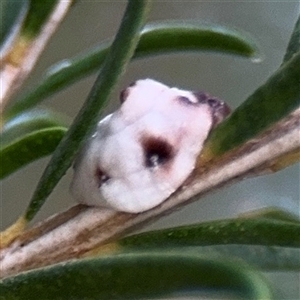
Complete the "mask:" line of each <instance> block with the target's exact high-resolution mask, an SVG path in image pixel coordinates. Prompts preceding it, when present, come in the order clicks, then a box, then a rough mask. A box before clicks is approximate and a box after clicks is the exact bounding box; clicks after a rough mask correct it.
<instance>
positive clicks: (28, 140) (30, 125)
mask: <svg viewBox="0 0 300 300" xmlns="http://www.w3.org/2000/svg"><path fill="white" fill-rule="evenodd" d="M64 123H65V122H63V121H62V118H61V116H59V115H58V114H55V113H53V112H50V111H47V110H37V111H29V112H25V113H24V114H21V115H19V116H17V117H16V118H14V119H12V120H10V121H9V122H8V123H6V124H5V126H4V128H3V131H2V133H1V145H0V157H1V165H0V179H2V178H4V177H6V176H8V175H10V174H11V173H12V172H14V171H17V170H18V169H19V168H21V167H23V166H25V165H26V164H28V163H30V162H32V161H34V160H36V159H39V158H41V157H43V156H46V155H49V154H51V153H52V152H53V151H54V149H55V148H56V146H57V145H58V143H59V142H60V140H61V139H62V137H63V135H64V134H65V132H66V131H67V129H66V128H65V127H64Z"/></svg>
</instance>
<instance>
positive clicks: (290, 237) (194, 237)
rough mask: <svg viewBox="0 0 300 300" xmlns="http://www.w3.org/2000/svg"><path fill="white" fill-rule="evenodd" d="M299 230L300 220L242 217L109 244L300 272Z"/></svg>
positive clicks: (163, 230)
mask: <svg viewBox="0 0 300 300" xmlns="http://www.w3.org/2000/svg"><path fill="white" fill-rule="evenodd" d="M299 232H300V224H299V223H297V224H296V223H290V222H283V221H275V220H269V219H265V218H264V217H262V218H261V219H256V218H255V219H244V218H242V219H232V220H220V221H212V222H206V223H200V224H195V225H189V226H181V227H175V228H170V229H162V230H155V231H150V232H145V233H141V234H136V235H132V236H129V237H126V238H123V239H121V240H119V241H117V242H115V243H113V244H111V246H109V247H110V248H111V249H112V250H115V251H122V252H128V251H141V250H147V251H149V250H150V249H154V250H155V249H165V248H167V249H170V250H171V249H173V250H174V249H178V248H179V249H182V250H181V251H182V253H186V251H187V250H189V251H194V252H197V253H200V254H215V255H218V256H221V257H224V256H227V257H235V258H239V259H243V260H244V261H246V262H247V263H251V264H254V265H256V266H257V267H260V268H262V269H264V270H293V271H299V270H300V234H299ZM105 247H107V246H105ZM100 253H101V248H100Z"/></svg>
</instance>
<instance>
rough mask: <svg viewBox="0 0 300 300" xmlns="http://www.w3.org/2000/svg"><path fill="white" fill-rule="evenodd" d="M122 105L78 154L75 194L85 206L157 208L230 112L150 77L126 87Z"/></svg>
mask: <svg viewBox="0 0 300 300" xmlns="http://www.w3.org/2000/svg"><path fill="white" fill-rule="evenodd" d="M121 102H122V105H121V107H120V108H119V109H118V110H117V111H116V112H114V113H113V114H111V115H109V116H107V117H106V118H104V119H103V120H102V121H100V122H99V124H98V127H97V131H96V133H95V134H94V135H93V136H92V137H91V138H90V139H89V141H88V142H87V144H86V145H85V147H84V148H83V149H82V151H81V153H80V155H79V156H78V158H77V161H76V162H75V167H74V169H75V171H74V178H73V182H72V185H71V191H72V194H73V195H74V197H75V198H76V199H77V200H78V201H79V202H81V203H84V204H87V205H93V206H100V207H106V208H112V209H115V210H118V211H125V212H131V213H138V212H143V211H146V210H148V209H151V208H153V207H155V206H157V205H159V204H160V203H162V202H163V201H164V200H165V199H167V198H168V197H169V196H170V195H171V194H172V193H173V192H175V191H176V190H177V189H178V188H179V187H180V186H181V185H182V184H183V183H184V181H185V180H186V179H187V177H188V176H189V175H190V174H191V172H192V170H193V169H194V166H195V164H196V160H197V157H198V155H199V153H200V152H201V149H202V146H203V144H204V142H205V140H206V138H207V136H208V134H209V132H210V130H211V129H212V128H213V127H214V126H215V124H216V123H218V122H219V121H220V120H221V119H223V118H224V116H225V115H226V114H227V113H228V108H227V106H226V105H225V104H224V103H223V102H221V101H219V100H217V99H216V98H212V97H209V96H208V95H207V94H205V93H193V92H190V91H184V90H179V89H177V88H170V87H168V86H166V85H164V84H161V83H159V82H157V81H154V80H151V79H145V80H139V81H137V82H135V84H134V85H131V86H129V87H128V88H127V89H125V90H124V91H123V92H122V93H121Z"/></svg>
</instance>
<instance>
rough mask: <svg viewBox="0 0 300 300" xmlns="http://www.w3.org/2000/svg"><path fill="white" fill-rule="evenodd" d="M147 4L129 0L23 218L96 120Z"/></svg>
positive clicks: (68, 162)
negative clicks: (98, 69)
mask: <svg viewBox="0 0 300 300" xmlns="http://www.w3.org/2000/svg"><path fill="white" fill-rule="evenodd" d="M148 8H149V1H146V0H143V1H142V0H141V1H135V0H131V1H129V4H128V6H127V9H126V12H125V15H124V18H123V20H122V23H121V26H120V29H119V31H118V33H117V36H116V39H115V41H114V42H113V45H112V47H111V50H110V52H109V54H108V56H107V57H106V60H105V62H104V65H103V68H102V70H101V73H100V74H99V76H98V78H97V80H96V82H95V84H94V86H93V88H92V90H91V92H90V94H89V96H88V99H87V101H86V102H85V104H84V106H83V108H82V109H81V110H80V112H79V114H78V115H77V117H76V118H75V121H74V123H73V124H72V126H71V128H70V129H69V131H68V132H67V134H66V136H65V138H64V139H63V141H62V142H61V143H60V144H59V146H58V147H57V149H56V151H55V152H54V154H53V156H52V159H51V161H50V162H49V164H48V166H47V168H46V170H45V172H44V174H43V176H42V178H41V180H40V182H39V183H38V186H37V188H36V190H35V192H34V195H33V197H32V199H31V202H30V204H29V206H28V208H27V210H26V215H25V217H26V219H27V220H28V221H30V220H31V219H32V218H33V217H34V216H35V214H36V213H37V212H38V210H39V209H40V207H41V206H42V205H43V203H44V202H45V200H46V198H47V197H48V195H49V194H50V193H51V191H52V190H53V188H54V187H55V186H56V184H57V183H58V181H59V180H60V179H61V177H62V176H63V175H64V174H65V172H66V171H67V169H68V168H69V167H70V165H71V163H72V161H73V158H74V156H75V154H76V153H77V151H78V149H79V148H80V146H81V145H82V144H83V142H84V140H85V139H86V137H87V136H88V135H89V134H90V132H91V130H92V129H93V128H94V126H95V125H96V123H97V120H98V116H99V111H100V110H101V109H102V108H103V106H104V105H105V104H106V103H107V101H108V98H109V96H110V94H111V92H112V90H113V88H114V86H115V84H116V83H117V80H118V78H119V77H120V76H121V75H122V74H123V72H124V70H125V67H126V65H127V64H128V62H129V60H130V59H131V57H132V55H133V52H134V49H135V47H136V45H137V43H138V38H139V32H140V30H141V27H142V26H143V25H144V20H145V17H146V14H147V11H148Z"/></svg>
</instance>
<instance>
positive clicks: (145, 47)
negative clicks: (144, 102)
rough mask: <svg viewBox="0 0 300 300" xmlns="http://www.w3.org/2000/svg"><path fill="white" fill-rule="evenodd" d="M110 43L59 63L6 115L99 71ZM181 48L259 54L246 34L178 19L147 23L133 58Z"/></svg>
mask: <svg viewBox="0 0 300 300" xmlns="http://www.w3.org/2000/svg"><path fill="white" fill-rule="evenodd" d="M110 46H111V44H110V43H104V44H102V45H100V46H99V47H96V48H95V49H92V50H91V51H89V52H88V53H85V54H83V55H80V56H78V57H75V58H73V59H68V60H64V61H62V62H59V63H57V64H55V65H54V66H53V67H52V68H51V69H50V70H49V72H48V75H47V76H46V77H45V78H44V79H43V81H41V82H40V83H39V85H38V86H37V87H35V88H34V89H33V90H32V91H30V92H29V93H27V94H26V93H25V95H22V96H21V97H20V98H19V99H17V101H16V102H15V103H14V104H13V105H12V106H11V107H9V108H8V110H7V111H6V112H5V118H6V119H9V118H11V117H12V116H14V115H16V114H18V113H20V112H22V111H24V110H27V109H29V108H31V107H33V106H35V105H37V104H38V103H40V102H41V101H42V100H44V99H45V98H46V97H49V96H51V95H53V94H54V93H55V92H58V91H59V90H61V89H63V88H65V87H67V86H68V85H70V84H72V83H74V82H76V81H77V80H79V79H81V78H84V77H86V76H87V75H90V74H91V73H92V72H95V71H96V70H99V68H100V67H101V66H102V64H103V61H104V59H105V57H106V55H107V53H108V52H109V49H110ZM178 51H181V52H187V51H215V52H222V53H227V54H234V55H240V56H243V57H249V58H258V57H259V51H258V47H257V45H256V44H255V42H254V41H253V40H252V39H251V38H250V37H248V36H247V35H245V34H244V33H240V32H238V31H236V30H232V29H230V28H227V27H222V26H217V25H203V24H201V23H196V22H184V24H183V22H182V21H181V22H175V21H174V22H164V23H156V24H149V25H147V26H146V27H145V29H144V30H143V31H142V32H141V34H140V40H139V43H138V45H137V48H136V50H135V54H134V56H133V58H142V57H147V56H152V55H158V54H166V53H174V52H178Z"/></svg>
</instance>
